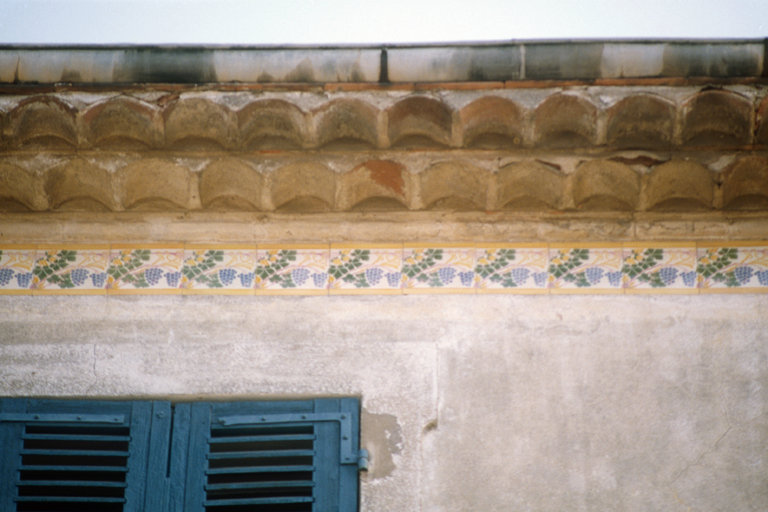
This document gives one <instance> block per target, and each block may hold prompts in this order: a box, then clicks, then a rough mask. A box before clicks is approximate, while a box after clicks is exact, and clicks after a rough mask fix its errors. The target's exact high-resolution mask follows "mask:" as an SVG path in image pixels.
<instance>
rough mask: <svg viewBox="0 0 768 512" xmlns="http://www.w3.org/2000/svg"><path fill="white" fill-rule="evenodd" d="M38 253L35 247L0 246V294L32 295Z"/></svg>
mask: <svg viewBox="0 0 768 512" xmlns="http://www.w3.org/2000/svg"><path fill="white" fill-rule="evenodd" d="M36 256H37V251H36V250H35V246H34V245H8V246H0V293H1V294H5V295H10V294H30V293H32V290H31V288H30V287H31V285H32V278H33V277H34V274H33V273H32V271H33V270H34V267H35V258H36Z"/></svg>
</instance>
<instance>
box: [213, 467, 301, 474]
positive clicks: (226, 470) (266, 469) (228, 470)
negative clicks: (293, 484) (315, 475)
mask: <svg viewBox="0 0 768 512" xmlns="http://www.w3.org/2000/svg"><path fill="white" fill-rule="evenodd" d="M314 470H315V466H251V467H235V468H217V469H208V470H207V471H206V472H205V474H206V475H226V474H230V473H232V474H235V473H294V472H295V473H301V472H304V471H314Z"/></svg>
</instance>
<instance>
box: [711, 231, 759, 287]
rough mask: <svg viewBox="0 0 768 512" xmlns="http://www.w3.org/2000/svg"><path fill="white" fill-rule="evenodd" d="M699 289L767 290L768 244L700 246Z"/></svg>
mask: <svg viewBox="0 0 768 512" xmlns="http://www.w3.org/2000/svg"><path fill="white" fill-rule="evenodd" d="M697 256H698V265H697V266H696V272H697V273H698V280H699V289H700V290H701V291H712V292H717V291H720V292H723V291H725V292H729V291H730V292H738V291H756V290H755V288H768V244H765V243H764V242H763V243H739V244H738V246H716V245H702V244H699V246H698V249H697Z"/></svg>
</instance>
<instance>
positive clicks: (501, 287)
mask: <svg viewBox="0 0 768 512" xmlns="http://www.w3.org/2000/svg"><path fill="white" fill-rule="evenodd" d="M548 254H549V249H548V247H547V246H546V245H541V244H538V245H536V244H515V245H500V244H487V245H481V246H479V247H478V248H477V250H476V252H475V282H476V285H477V289H478V292H481V293H547V292H548V289H547V277H548V273H547V265H548Z"/></svg>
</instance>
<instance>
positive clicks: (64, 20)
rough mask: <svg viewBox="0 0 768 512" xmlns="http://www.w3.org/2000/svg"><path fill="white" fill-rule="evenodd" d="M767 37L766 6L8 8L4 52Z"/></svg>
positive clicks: (115, 0) (693, 2)
mask: <svg viewBox="0 0 768 512" xmlns="http://www.w3.org/2000/svg"><path fill="white" fill-rule="evenodd" d="M764 37H768V0H549V1H547V0H506V1H503V0H435V1H425V0H377V1H368V0H0V44H224V45H227V44H236V45H241V44H242V45H265V44H278V45H283V44H309V45H319V44H376V43H422V42H469V41H508V40H516V39H628V38H631V39H638V38H640V39H642V38H667V39H669V38H680V39H713V38H714V39H723V38H728V39H749V38H764Z"/></svg>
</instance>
